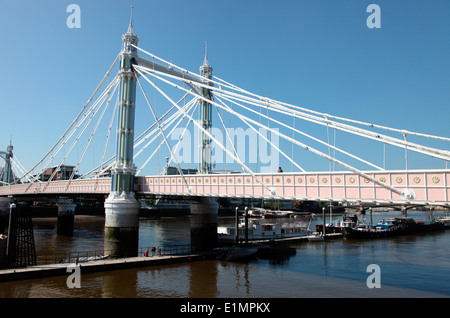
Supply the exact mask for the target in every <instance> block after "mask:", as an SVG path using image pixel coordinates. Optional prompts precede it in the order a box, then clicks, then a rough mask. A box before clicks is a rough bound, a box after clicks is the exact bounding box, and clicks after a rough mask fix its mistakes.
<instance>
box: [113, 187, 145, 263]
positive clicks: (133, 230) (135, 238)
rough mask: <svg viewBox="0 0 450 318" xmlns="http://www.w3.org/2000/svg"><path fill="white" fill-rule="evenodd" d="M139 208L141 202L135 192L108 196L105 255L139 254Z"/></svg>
mask: <svg viewBox="0 0 450 318" xmlns="http://www.w3.org/2000/svg"><path fill="white" fill-rule="evenodd" d="M139 210H140V205H139V202H138V201H137V200H136V199H135V197H134V194H133V193H129V194H126V193H125V192H124V193H122V194H117V193H111V194H110V195H109V196H108V198H107V199H106V200H105V241H104V242H105V243H104V253H105V255H110V256H113V257H133V256H137V255H138V245H139Z"/></svg>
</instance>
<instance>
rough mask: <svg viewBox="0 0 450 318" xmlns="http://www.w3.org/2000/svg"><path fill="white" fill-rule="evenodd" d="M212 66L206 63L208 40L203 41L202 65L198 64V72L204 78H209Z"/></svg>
mask: <svg viewBox="0 0 450 318" xmlns="http://www.w3.org/2000/svg"><path fill="white" fill-rule="evenodd" d="M212 71H213V68H212V67H211V66H210V65H209V63H208V42H205V59H204V60H203V65H202V66H200V74H201V75H202V76H204V77H206V78H209V79H211V77H212Z"/></svg>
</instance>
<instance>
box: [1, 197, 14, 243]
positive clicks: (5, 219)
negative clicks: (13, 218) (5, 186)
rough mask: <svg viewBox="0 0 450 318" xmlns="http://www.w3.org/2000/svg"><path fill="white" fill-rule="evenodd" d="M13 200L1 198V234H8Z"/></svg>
mask: <svg viewBox="0 0 450 318" xmlns="http://www.w3.org/2000/svg"><path fill="white" fill-rule="evenodd" d="M11 202H12V200H11V198H4V197H2V198H0V234H7V233H8V226H9V212H10V209H9V205H10V204H11Z"/></svg>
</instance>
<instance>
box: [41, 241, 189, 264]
mask: <svg viewBox="0 0 450 318" xmlns="http://www.w3.org/2000/svg"><path fill="white" fill-rule="evenodd" d="M189 253H191V246H190V245H169V246H153V247H140V248H139V250H138V255H137V256H139V257H151V256H165V255H182V254H189ZM107 258H110V255H109V253H108V252H107V251H104V250H97V251H76V252H67V253H55V254H50V255H37V256H36V262H37V265H50V264H61V263H77V262H78V263H83V262H87V261H94V260H101V259H107Z"/></svg>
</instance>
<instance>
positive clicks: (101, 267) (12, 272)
mask: <svg viewBox="0 0 450 318" xmlns="http://www.w3.org/2000/svg"><path fill="white" fill-rule="evenodd" d="M217 255H218V253H217V252H203V253H193V254H185V255H164V256H148V257H128V258H115V259H103V260H94V261H88V262H83V263H79V264H78V266H80V270H81V273H93V272H103V271H110V270H118V269H126V268H137V267H149V266H157V265H167V264H177V263H186V262H193V261H200V260H205V259H210V258H215V257H217ZM74 265H75V263H60V264H48V265H37V266H28V267H24V268H11V269H2V270H0V282H5V281H14V280H21V279H36V278H43V277H49V276H61V275H70V274H71V273H72V271H69V272H68V271H67V269H68V268H69V267H73V266H74Z"/></svg>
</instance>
